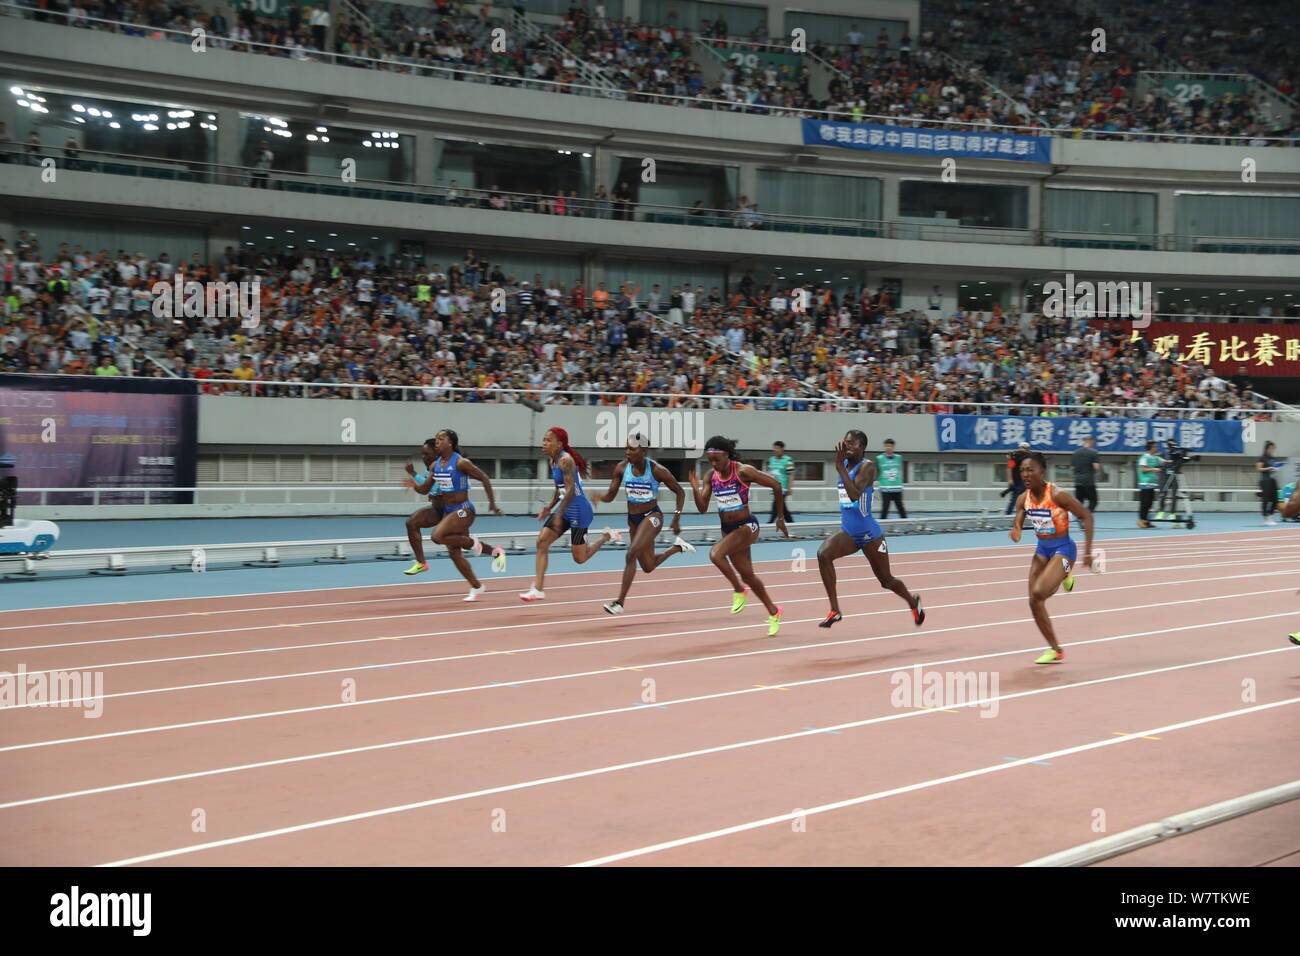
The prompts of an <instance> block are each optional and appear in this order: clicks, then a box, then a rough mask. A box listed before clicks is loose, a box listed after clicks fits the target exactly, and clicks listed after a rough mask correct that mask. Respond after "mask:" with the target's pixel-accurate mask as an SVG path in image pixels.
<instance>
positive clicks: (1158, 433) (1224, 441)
mask: <svg viewBox="0 0 1300 956" xmlns="http://www.w3.org/2000/svg"><path fill="white" fill-rule="evenodd" d="M1241 428H1242V423H1241V422H1239V421H1216V420H1213V419H1198V420H1195V421H1165V420H1162V419H1154V418H1020V417H1018V416H1015V415H936V416H935V418H934V431H935V437H936V439H937V441H938V443H939V450H940V451H953V450H959V449H960V450H963V451H1012V450H1014V449H1016V448H1019V447H1020V445H1021V443H1022V442H1028V443H1029V445H1030V447H1031V448H1033V449H1034V450H1035V451H1074V450H1075V449H1076V448H1078V447H1080V446H1081V445H1082V444H1083V440H1084V439H1085V438H1088V437H1090V436H1091V437H1092V438H1093V439H1094V440H1095V441H1096V442H1097V445H1096V448H1097V451H1122V452H1131V453H1132V454H1135V455H1139V454H1141V453H1142V452H1143V451H1145V450H1146V444H1147V442H1149V441H1154V442H1159V443H1160V444H1161V446H1163V445H1164V443H1165V442H1167V441H1168V440H1169V439H1171V438H1172V439H1173V440H1174V441H1176V442H1177V443H1178V444H1179V445H1181V446H1182V447H1184V448H1186V449H1188V450H1189V451H1194V452H1208V453H1211V454H1221V455H1223V454H1241V452H1242V450H1243V446H1242V433H1241Z"/></svg>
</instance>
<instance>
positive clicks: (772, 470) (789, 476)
mask: <svg viewBox="0 0 1300 956" xmlns="http://www.w3.org/2000/svg"><path fill="white" fill-rule="evenodd" d="M764 470H765V471H766V472H767V473H768V474H769V475H771V476H772V477H773V478H775V479H776V480H777V481H779V482H781V494H780V495H776V494H773V495H772V517H770V518H769V519H768V521H767V523H768V524H772V523H773V522H774V521H776V518H777V515H778V514H781V515H783V516H784V518H785V521H786V523H787V524H788V523H790V522H791V521H794V515H792V514H790V505H789V500H788V499H789V498H790V492H791V491H793V490H794V459H793V458H791V457H790V456H789V455H787V454H786V453H785V442H783V441H776V442H772V457H770V458H769V459H768V460H767V468H765V469H764Z"/></svg>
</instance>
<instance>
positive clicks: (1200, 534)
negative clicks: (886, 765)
mask: <svg viewBox="0 0 1300 956" xmlns="http://www.w3.org/2000/svg"><path fill="white" fill-rule="evenodd" d="M977 533H980V534H995V533H996V532H977ZM1285 533H1286V532H1285V531H1284V530H1283V529H1278V530H1277V531H1275V532H1273V533H1272V534H1269V533H1268V532H1259V531H1249V530H1241V531H1190V532H1188V533H1187V534H1186V537H1194V538H1204V537H1214V536H1222V537H1225V538H1230V537H1232V536H1234V535H1242V534H1260V535H1261V536H1260V537H1257V538H1247V539H1245V540H1246V541H1273V540H1275V539H1277V538H1280V537H1282V535H1283V534H1285ZM1171 537H1174V536H1173V535H1160V536H1158V537H1154V538H1153V537H1151V536H1149V535H1148V536H1146V537H1143V536H1142V535H1132V536H1129V537H1119V538H1097V539H1096V543H1102V542H1105V544H1106V547H1107V548H1111V547H1113V542H1116V541H1142V542H1146V543H1147V544H1150V545H1154V544H1155V543H1156V542H1159V541H1164V540H1168V539H1169V538H1171ZM1177 537H1179V538H1182V537H1184V535H1182V534H1180V535H1178V536H1177ZM819 540H820V539H817V538H813V539H809V540H808V542H807V543H812V542H814V541H819ZM762 543H763V544H780V543H783V542H781V541H780V540H777V541H772V542H762ZM790 543H792V544H796V545H797V544H799V543H800V542H793V541H792V542H790ZM1023 548H1024V545H1023V544H1021V545H1011V544H996V545H971V546H970V547H968V548H926V549H922V550H917V551H895V552H892V553H893V554H894V555H895V556H901V555H908V556H910V555H916V554H954V555H955V554H962V553H963V552H969V551H975V552H981V551H984V552H986V551H1007V550H1010V551H1018V550H1021V549H1023ZM1116 550H1127V548H1126V547H1125V548H1119V549H1116ZM1135 550H1141V546H1139V548H1138V549H1135ZM785 560H788V559H785V558H763V559H761V560H759V559H756V560H755V561H754V563H755V564H756V565H757V564H768V563H778V562H783V561H785ZM694 566H695V565H678V567H694ZM700 567H705V565H700ZM617 573H619V570H618V569H617V568H616V569H613V570H612V571H609V570H603V569H599V568H593V569H590V570H586V571H583V570H580V569H574V570H571V571H556V572H554V575H555V576H556V577H566V576H568V575H571V574H573V575H587V574H617ZM531 577H532V575H531V574H527V575H523V574H511V575H505V576H504V577H503V578H502V580H510V581H513V580H525V579H529V578H531ZM431 583H432V584H459V583H460V582H459V579H448V580H446V581H441V580H438V581H432V582H430V581H409V582H405V581H403V582H396V583H394V584H349V585H343V586H339V587H328V588H284V589H280V590H272V591H242V592H239V593H236V594H196V595H193V596H190V597H175V598H153V599H148V600H140V601H98V602H96V603H93V604H72V605H68V604H47V605H42V606H36V607H18V608H5V609H4V610H0V618H2V617H3V616H4V615H6V614H21V613H26V612H29V611H68V610H76V609H80V608H91V607H120V606H122V605H124V604H131V605H137V604H172V603H179V602H181V601H217V600H228V599H230V598H241V597H267V596H269V595H270V596H273V595H280V594H329V593H331V592H334V591H365V590H379V589H380V588H402V589H407V588H412V587H421V586H424V585H427V584H431ZM582 586H584V585H553V587H582ZM443 596H451V595H443ZM393 597H395V598H397V597H401V595H400V594H395V595H393ZM375 600H385V599H383V598H376V599H375ZM338 603H346V604H352V603H358V602H351V601H347V602H338ZM156 616H157V617H181V616H184V615H183V614H160V615H156ZM117 620H134V619H133V618H120V619H117ZM57 623H59V624H64V623H72V624H75V623H77V622H75V621H72V622H62V621H60V622H57ZM12 627H13V628H21V627H23V625H13V626H12ZM9 629H11V628H10V627H5V628H0V630H9Z"/></svg>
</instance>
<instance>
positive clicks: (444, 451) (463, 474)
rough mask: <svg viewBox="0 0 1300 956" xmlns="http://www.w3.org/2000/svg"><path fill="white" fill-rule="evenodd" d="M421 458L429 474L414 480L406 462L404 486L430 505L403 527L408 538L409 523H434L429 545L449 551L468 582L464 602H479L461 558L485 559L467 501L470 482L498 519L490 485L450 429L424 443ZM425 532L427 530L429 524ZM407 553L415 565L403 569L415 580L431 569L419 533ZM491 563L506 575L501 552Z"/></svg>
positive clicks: (477, 585)
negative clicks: (469, 554)
mask: <svg viewBox="0 0 1300 956" xmlns="http://www.w3.org/2000/svg"><path fill="white" fill-rule="evenodd" d="M420 455H421V457H422V458H423V459H424V464H425V467H426V468H427V469H428V470H427V471H424V472H421V473H420V474H418V475H417V474H416V472H415V468H414V466H412V465H411V463H410V462H407V465H406V472H407V474H409V475H410V476H411V477H410V478H409V479H407V482H406V484H407V487H409V488H411V489H412V490H414V491H415V492H416V493H417V494H421V495H428V496H429V501H430V502H431V503H432V504H431V505H430V507H429V508H425V509H421V510H420V511H417V512H416V513H415V514H414V515H412V516H411V518H410V520H408V521H407V523H406V527H407V532H408V535H410V534H411V531H412V522H416V520H417V518H419V519H421V520H422V521H432V522H433V524H434V529H433V534H431V535H430V536H429V538H430V540H431V541H432V542H433V543H434V544H440V545H442V546H443V547H445V548H446V549H447V555H448V556H449V557H450V558H451V562H452V564H454V565H456V570H457V571H459V572H460V573H461V576H462V577H463V578H464V579H465V580H466V581H468V582H469V594H467V595H466V596H465V600H466V601H477V600H478V596H479V595H480V594H482V593H483V591H484V590H485V588H484V586H483V583H482V582H481V581H479V579H478V577H477V576H476V575H475V574H474V569H473V568H472V567H470V563H469V561H468V560H467V559H466V558H465V555H464V553H463V552H464V551H467V550H468V551H472V552H473V553H474V556H475V557H478V556H479V555H480V554H482V553H483V545H482V543H481V542H480V541H479V540H478V538H476V537H474V536H473V535H471V534H470V533H469V528H470V525H472V524H473V523H474V519H475V518H476V517H477V509H475V507H474V502H472V501H470V500H469V480H470V479H471V478H473V479H474V480H475V481H477V482H478V483H479V484H480V485H482V486H483V491H484V492H485V493H486V494H487V499H488V509H489V510H490V511H491V512H492V513H493V514H494V515H500V514H502V511H501V509H500V508H498V507H497V500H496V495H495V493H494V492H493V491H492V479H490V478H488V476H487V475H485V474H483V471H482V469H480V468H479V467H478V466H477V465H475V464H474V463H473V462H472V461H470V460H469V459H468V458H466V457H465V456H464V455H462V454H461V453H460V438H459V436H458V435H457V434H456V433H455V432H454V431H452V430H451V429H450V428H444V429H443V430H442V431H440V432H438V434H436V435H434V436H433V437H432V438H430V439H429V440H428V441H427V442H425V443H424V445H423V447H422V448H421V449H420ZM425 512H433V514H432V515H427V514H425ZM418 526H419V525H418V524H417V527H418ZM423 526H424V527H428V525H427V524H424V525H423ZM411 550H412V551H414V552H415V563H414V564H413V565H411V567H410V568H408V569H407V571H406V573H407V574H419V573H420V572H421V571H427V570H429V565H428V563H427V562H426V561H425V560H424V547H423V546H422V544H421V542H420V537H419V533H418V532H416V533H415V534H414V535H412V536H411ZM492 557H493V559H494V562H495V564H494V566H495V567H496V569H497V570H499V571H504V570H505V551H504V549H502V548H499V547H498V548H496V549H494V550H493V554H492Z"/></svg>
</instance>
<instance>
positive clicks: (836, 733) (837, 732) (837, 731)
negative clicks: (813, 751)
mask: <svg viewBox="0 0 1300 956" xmlns="http://www.w3.org/2000/svg"><path fill="white" fill-rule="evenodd" d="M804 730H814V731H816V732H817V733H819V734H835V735H836V736H841V735H842V731H839V730H822V729H821V728H820V727H805V728H804Z"/></svg>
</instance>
